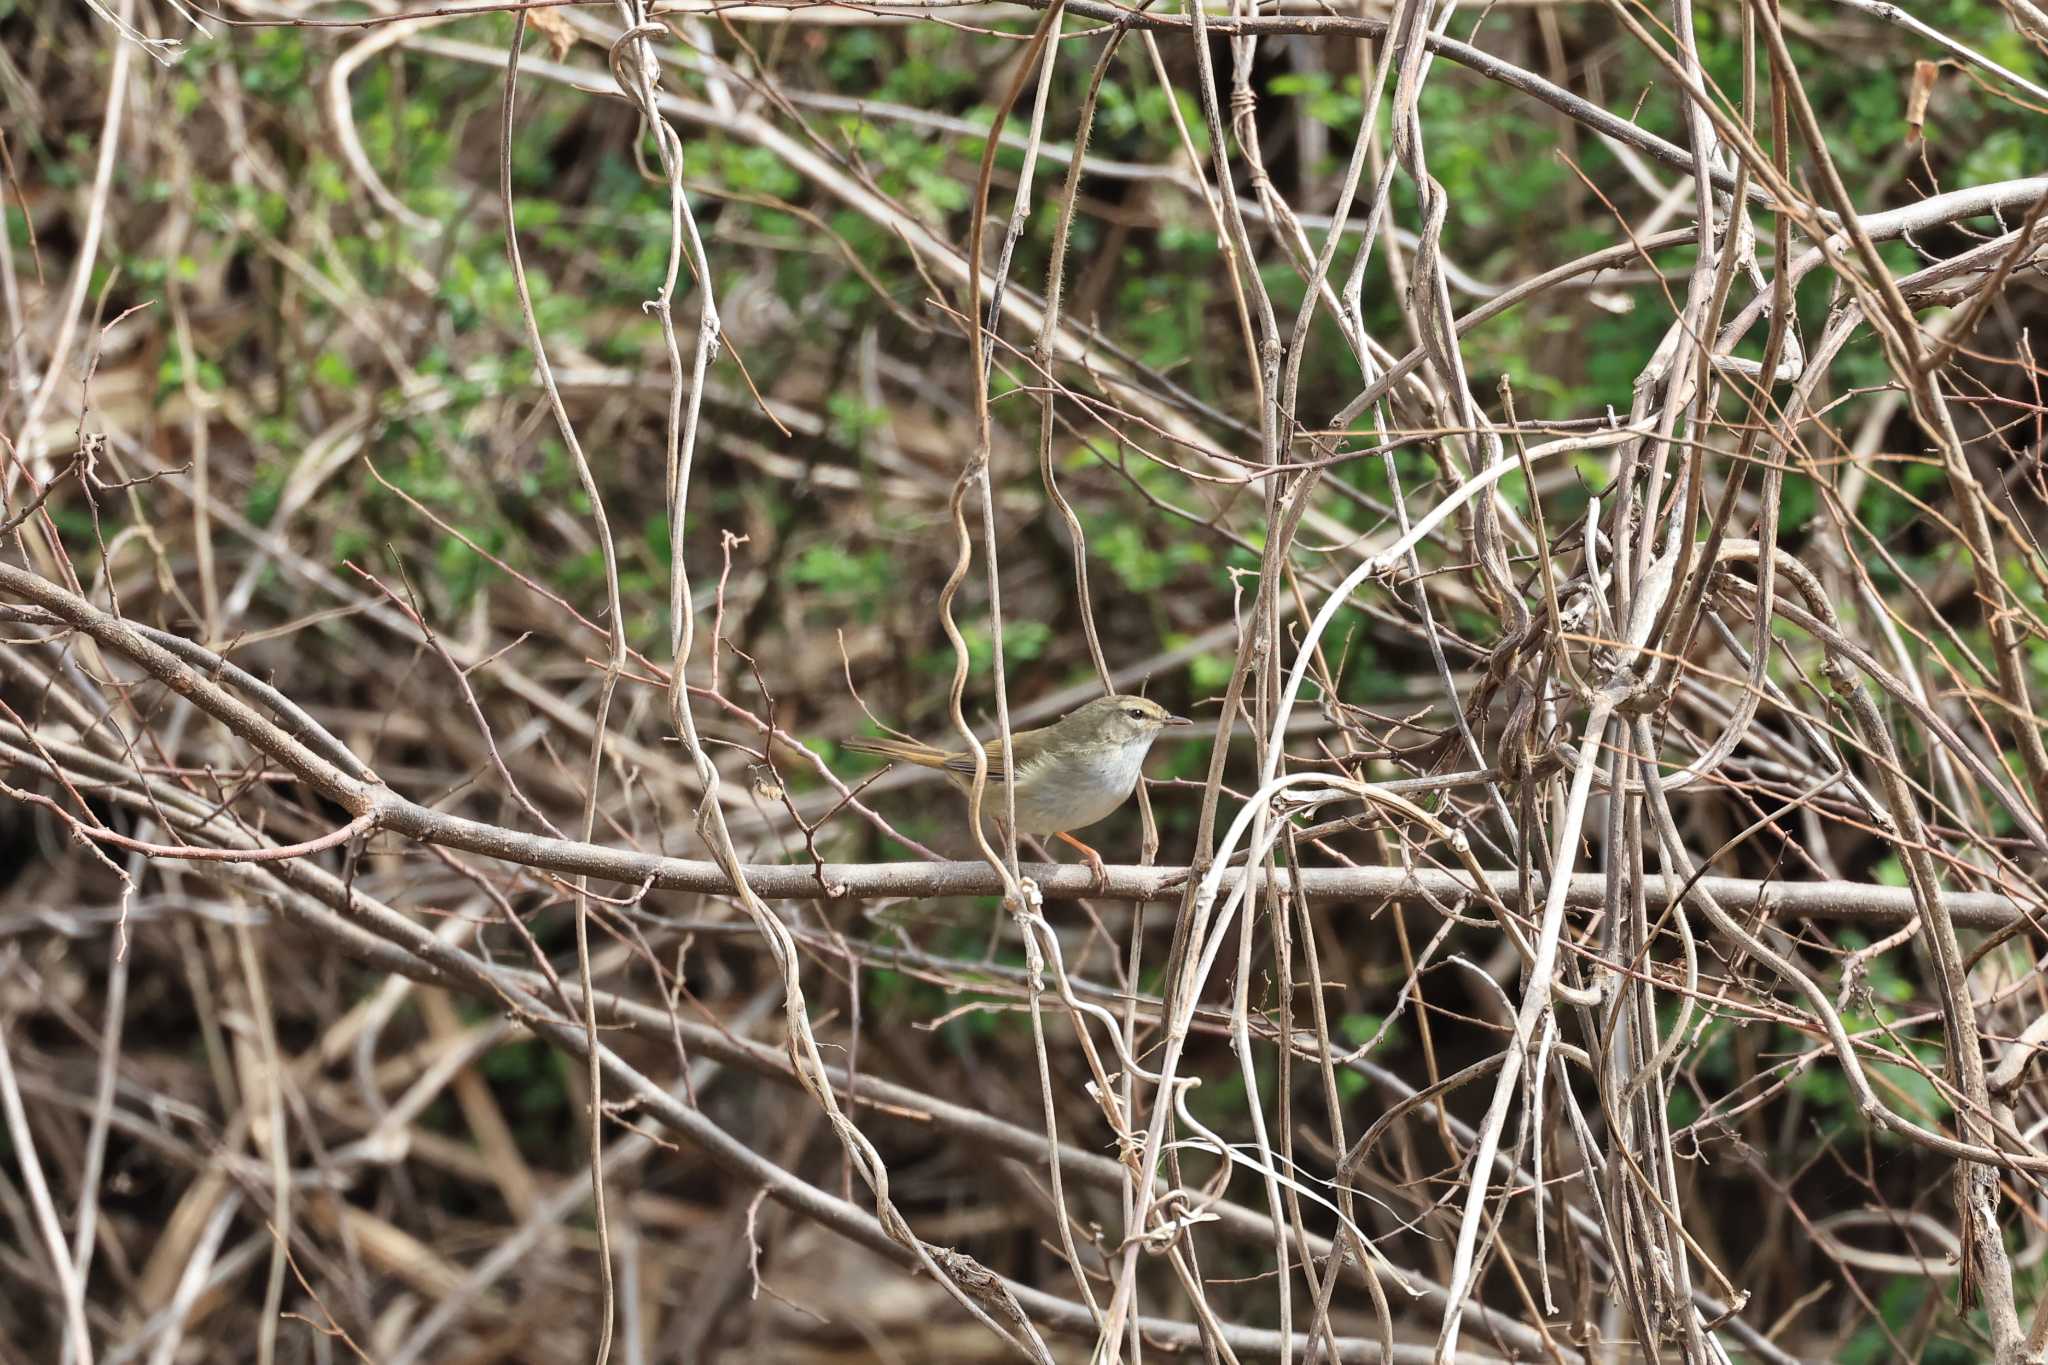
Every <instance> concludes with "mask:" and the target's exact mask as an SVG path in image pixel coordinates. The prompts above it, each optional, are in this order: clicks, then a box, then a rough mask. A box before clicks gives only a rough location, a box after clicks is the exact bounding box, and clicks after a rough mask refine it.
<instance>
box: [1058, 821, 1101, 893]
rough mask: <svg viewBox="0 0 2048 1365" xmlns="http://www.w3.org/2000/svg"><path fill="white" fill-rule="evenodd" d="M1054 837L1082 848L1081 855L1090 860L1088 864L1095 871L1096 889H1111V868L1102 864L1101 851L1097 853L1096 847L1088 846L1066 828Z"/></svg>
mask: <svg viewBox="0 0 2048 1365" xmlns="http://www.w3.org/2000/svg"><path fill="white" fill-rule="evenodd" d="M1053 838H1055V839H1058V840H1059V841H1060V842H1061V843H1063V844H1072V845H1073V846H1074V847H1075V848H1078V849H1080V850H1081V856H1082V857H1083V858H1086V859H1087V860H1088V866H1089V867H1090V868H1091V869H1092V870H1093V871H1094V873H1095V889H1096V890H1097V891H1107V890H1109V869H1108V868H1106V867H1104V866H1103V865H1102V855H1101V854H1100V853H1097V852H1096V851H1095V850H1094V849H1092V848H1090V847H1088V845H1086V844H1084V843H1082V842H1081V841H1080V840H1079V839H1076V838H1075V837H1074V836H1073V835H1071V834H1068V833H1067V832H1066V831H1064V830H1062V831H1061V832H1059V833H1058V834H1055V835H1054V836H1053Z"/></svg>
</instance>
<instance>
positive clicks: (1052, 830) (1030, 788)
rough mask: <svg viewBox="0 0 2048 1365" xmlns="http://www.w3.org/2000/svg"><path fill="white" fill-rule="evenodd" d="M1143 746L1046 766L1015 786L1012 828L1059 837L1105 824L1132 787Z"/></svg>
mask: <svg viewBox="0 0 2048 1365" xmlns="http://www.w3.org/2000/svg"><path fill="white" fill-rule="evenodd" d="M1150 747H1151V744H1150V743H1149V742H1145V743H1138V744H1126V745H1123V746H1122V747H1120V748H1115V749H1105V750H1103V751H1101V752H1100V753H1096V754H1092V755H1089V756H1087V757H1085V758H1084V757H1079V756H1074V757H1069V758H1067V759H1065V760H1063V761H1060V762H1048V763H1046V764H1045V765H1044V766H1043V767H1042V768H1041V769H1040V770H1039V771H1037V772H1034V773H1032V774H1030V775H1029V776H1027V777H1020V780H1019V782H1018V784H1017V827H1018V828H1019V829H1021V830H1023V831H1024V832H1025V833H1026V834H1061V833H1065V832H1066V831H1068V830H1075V829H1081V828H1083V827H1084V826H1087V825H1092V824H1094V823H1095V822H1096V821H1098V820H1102V819H1105V818H1106V817H1108V816H1109V814H1110V813H1111V812H1113V811H1114V810H1116V808H1117V807H1118V806H1121V805H1122V804H1123V803H1124V802H1125V801H1126V800H1128V799H1129V797H1130V795H1131V789H1132V788H1133V787H1135V786H1137V785H1138V774H1139V771H1140V770H1141V769H1142V768H1143V767H1144V765H1145V751H1146V750H1147V749H1149V748H1150Z"/></svg>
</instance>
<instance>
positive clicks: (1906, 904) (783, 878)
mask: <svg viewBox="0 0 2048 1365" xmlns="http://www.w3.org/2000/svg"><path fill="white" fill-rule="evenodd" d="M380 815H381V816H382V817H383V818H380V819H379V821H378V823H379V825H381V826H382V827H383V828H386V829H390V830H394V831H397V832H399V833H404V834H410V835H413V836H415V837H417V838H421V839H424V840H427V841H429V842H432V843H437V844H443V845H447V846H449V847H453V848H463V849H467V850H469V851H471V852H475V853H482V854H486V855H488V856H491V857H495V858H503V859H505V860H507V861H510V862H516V863H525V864H527V865H528V866H532V867H544V868H548V869H550V870H552V871H556V872H561V873H566V874H570V875H589V876H593V877H603V878H606V879H608V880H610V881H614V882H620V883H624V884H629V885H644V886H650V887H655V888H660V889H662V890H668V891H698V892H704V893H706V894H710V895H720V894H726V895H729V894H732V892H733V885H732V881H731V879H730V878H729V877H727V876H726V874H725V871H724V870H723V869H722V868H720V867H719V866H718V865H717V864H716V863H712V862H705V861H700V860H697V859H690V858H660V857H654V856H652V855H649V854H643V853H630V852H626V851H623V850H620V849H615V848H606V847H604V846H603V845H600V844H586V843H579V842H577V841H575V840H571V839H548V838H542V837H540V836H537V835H529V834H518V833H514V832H513V831H510V830H506V829H503V828H500V827H498V826H495V825H486V824H481V823H479V822H477V821H474V820H464V819H461V818H459V817H455V816H449V815H444V814H441V813H440V812H437V811H430V810H427V809H426V808H425V807H422V806H417V805H414V804H413V803H412V802H409V801H391V802H390V804H389V805H388V806H387V808H386V809H385V810H384V811H382V812H380ZM1022 870H1023V873H1024V875H1025V876H1026V877H1029V878H1030V879H1031V880H1032V881H1033V882H1035V883H1036V884H1037V886H1038V890H1039V893H1040V894H1041V895H1043V896H1044V897H1045V899H1047V900H1049V901H1071V900H1086V899H1091V898H1093V899H1100V900H1121V901H1178V900H1180V899H1181V896H1182V894H1183V891H1184V888H1185V884H1186V879H1187V875H1188V869H1187V868H1184V867H1133V866H1111V867H1109V868H1108V869H1107V873H1108V877H1107V880H1106V881H1105V882H1103V883H1101V884H1098V883H1097V882H1096V880H1095V874H1094V873H1093V872H1091V871H1090V870H1089V869H1087V868H1085V867H1082V866H1080V865H1078V864H1072V865H1069V864H1062V863H1027V864H1025V865H1024V867H1023V869H1022ZM740 871H741V873H742V875H744V876H745V877H746V879H747V885H748V886H749V887H751V888H752V889H753V891H754V893H755V894H756V895H758V896H761V897H763V898H765V899H768V900H817V899H827V900H879V899H884V898H888V897H903V898H908V899H928V898H931V897H936V896H999V895H1001V894H1002V890H1003V887H1002V881H1001V879H1000V878H998V877H997V876H996V872H995V869H994V868H992V867H990V866H989V865H988V864H987V863H982V862H961V863H929V862H900V863H825V864H823V865H822V867H821V866H819V865H815V864H795V863H774V864H761V865H757V866H752V867H744V868H741V869H740ZM1244 875H1245V874H1244V872H1243V870H1242V869H1238V868H1233V869H1230V870H1229V871H1226V872H1225V873H1224V874H1223V886H1224V888H1225V889H1226V890H1229V889H1233V888H1235V886H1236V885H1237V883H1238V881H1239V880H1240V879H1242V878H1243V876H1244ZM1264 875H1265V874H1264V873H1263V872H1254V873H1253V876H1254V877H1258V878H1263V876H1264ZM1276 876H1277V880H1278V883H1279V885H1280V886H1281V887H1283V888H1286V889H1289V890H1292V889H1293V887H1294V886H1295V885H1296V881H1297V879H1299V885H1300V887H1301V892H1302V894H1303V895H1304V896H1306V897H1307V898H1308V899H1309V900H1311V901H1322V902H1329V901H1385V900H1402V899H1409V898H1425V897H1427V898H1433V899H1437V900H1451V899H1456V898H1457V897H1460V896H1463V895H1467V894H1469V893H1470V892H1471V891H1472V890H1473V886H1472V882H1471V879H1470V878H1469V877H1468V876H1467V875H1465V874H1464V873H1461V872H1449V871H1442V870H1438V869H1434V868H1430V869H1421V868H1400V867H1311V868H1302V869H1299V870H1288V869H1282V870H1281V871H1280V872H1279V873H1277V874H1276ZM1486 882H1487V891H1488V892H1489V894H1491V895H1493V896H1495V897H1498V898H1499V899H1501V900H1503V901H1507V902H1510V903H1512V902H1517V901H1519V900H1520V899H1521V883H1520V877H1519V875H1518V874H1517V873H1514V872H1490V873H1488V874H1486ZM1643 882H1644V890H1645V892H1646V893H1647V895H1648V898H1649V903H1650V904H1651V905H1652V906H1653V907H1657V908H1662V907H1663V906H1665V905H1667V904H1669V903H1670V900H1671V897H1672V893H1673V892H1674V891H1675V890H1677V889H1678V887H1677V885H1675V879H1672V878H1668V877H1663V876H1655V877H1646V878H1644V879H1643ZM1547 885H1548V884H1547V883H1546V882H1545V881H1544V880H1543V879H1542V878H1541V877H1538V878H1536V879H1535V882H1534V895H1535V896H1536V897H1537V899H1539V900H1540V899H1541V898H1542V897H1543V895H1544V893H1545V890H1546V887H1547ZM1700 886H1701V887H1702V888H1703V889H1704V890H1706V891H1707V892H1708V893H1709V894H1710V895H1712V896H1713V897H1714V898H1715V900H1717V901H1719V902H1720V903H1721V904H1722V905H1724V906H1726V907H1727V908H1728V909H1729V911H1730V912H1731V913H1733V914H1736V915H1755V914H1757V913H1758V912H1759V911H1761V913H1763V914H1765V915H1769V916H1771V917H1772V918H1776V919H1798V918H1808V919H1830V920H1865V921H1872V922H1876V923H1884V924H1903V923H1905V922H1906V921H1907V920H1909V919H1911V918H1912V917H1913V914H1914V910H1915V906H1914V903H1913V893H1912V891H1911V890H1909V889H1908V888H1906V887H1900V886H1880V885H1877V884H1875V883H1871V882H1850V881H1828V882H1786V881H1758V880H1752V879H1750V878H1746V877H1702V878H1700ZM1566 894H1567V898H1568V901H1569V903H1570V904H1572V905H1574V906H1597V905H1601V904H1604V903H1605V901H1606V896H1607V877H1606V875H1605V874H1603V873H1597V872H1585V873H1580V874H1578V875H1576V876H1574V877H1573V878H1572V881H1571V890H1570V891H1569V892H1567V893H1566ZM1948 904H1949V907H1950V909H1951V912H1952V913H1953V915H1954V917H1955V921H1956V923H1957V924H1959V925H1966V926H1968V927H1970V928H1975V929H2003V928H2005V927H2007V926H2008V925H2011V924H2013V923H2015V922H2016V921H2019V920H2022V919H2027V918H2029V917H2032V918H2036V919H2039V918H2040V916H2041V908H2040V907H2034V908H2032V909H2029V908H2027V907H2024V906H2023V905H2022V904H2021V903H2020V902H2018V901H2016V900H2014V899H2013V898H2011V897H2008V896H2004V895H1999V894H1997V893H1995V892H1983V891H1977V892H1967V891H1966V892H1956V893H1954V894H1952V895H1950V896H1949V897H1948ZM2043 924H2044V931H2048V921H2044V922H2043Z"/></svg>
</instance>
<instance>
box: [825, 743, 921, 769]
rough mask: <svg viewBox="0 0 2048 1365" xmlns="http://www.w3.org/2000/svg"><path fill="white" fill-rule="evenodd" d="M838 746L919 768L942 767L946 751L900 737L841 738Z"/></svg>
mask: <svg viewBox="0 0 2048 1365" xmlns="http://www.w3.org/2000/svg"><path fill="white" fill-rule="evenodd" d="M839 747H840V748H842V749H846V750H849V751H851V752H853V753H856V754H874V755H876V756H878V757H881V758H888V759H894V760H895V761H896V762H898V763H914V764H916V765H917V766H918V767H920V768H943V767H945V766H946V758H947V755H946V752H945V751H944V750H943V749H934V748H933V747H932V746H931V745H929V744H916V743H912V742H910V741H908V740H901V739H843V740H841V741H839Z"/></svg>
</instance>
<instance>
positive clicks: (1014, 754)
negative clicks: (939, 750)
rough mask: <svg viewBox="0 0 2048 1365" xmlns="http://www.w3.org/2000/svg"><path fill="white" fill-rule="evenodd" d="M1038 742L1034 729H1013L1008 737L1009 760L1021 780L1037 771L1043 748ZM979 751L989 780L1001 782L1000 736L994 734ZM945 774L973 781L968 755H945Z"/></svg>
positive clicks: (971, 763) (1001, 742) (969, 755)
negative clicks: (1014, 764)
mask: <svg viewBox="0 0 2048 1365" xmlns="http://www.w3.org/2000/svg"><path fill="white" fill-rule="evenodd" d="M1037 739H1038V731H1036V730H1015V731H1012V732H1011V734H1010V754H1011V758H1012V760H1013V761H1014V762H1015V763H1016V765H1017V776H1018V777H1020V778H1022V777H1029V776H1030V775H1031V774H1032V773H1033V772H1035V771H1037V768H1038V765H1039V763H1040V762H1041V760H1042V754H1043V752H1044V745H1042V744H1039V743H1036V742H1035V741H1036V740H1037ZM981 751H982V752H983V753H985V754H987V755H988V780H989V781H990V782H992V783H1000V782H1001V781H1002V780H1003V737H1002V736H1001V735H997V736H996V737H995V738H994V739H992V740H989V741H988V742H987V743H986V744H984V745H982V746H981ZM946 771H948V772H954V773H959V774H960V775H961V776H962V777H967V778H972V777H973V776H974V758H973V756H972V755H971V754H948V755H947V756H946Z"/></svg>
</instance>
